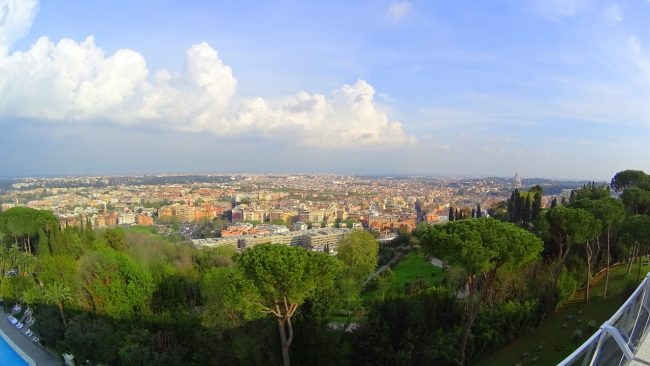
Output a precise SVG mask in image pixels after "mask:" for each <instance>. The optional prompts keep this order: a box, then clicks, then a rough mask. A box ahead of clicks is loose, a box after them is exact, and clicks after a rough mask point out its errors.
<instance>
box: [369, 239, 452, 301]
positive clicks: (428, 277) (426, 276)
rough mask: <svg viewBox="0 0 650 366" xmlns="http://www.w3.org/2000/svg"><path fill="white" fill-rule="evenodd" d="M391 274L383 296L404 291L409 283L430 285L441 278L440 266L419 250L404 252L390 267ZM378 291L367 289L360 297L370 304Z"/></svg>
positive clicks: (377, 294) (378, 293) (378, 294)
mask: <svg viewBox="0 0 650 366" xmlns="http://www.w3.org/2000/svg"><path fill="white" fill-rule="evenodd" d="M392 271H393V276H392V277H391V278H390V282H389V284H388V286H387V290H386V293H385V294H384V296H388V295H391V294H400V293H404V292H405V291H406V290H407V289H408V287H409V286H410V285H414V284H417V283H420V284H421V285H422V286H424V287H431V286H434V285H436V284H438V283H439V282H440V280H441V279H442V274H443V271H442V268H440V267H436V266H434V265H433V264H431V262H430V261H429V260H428V259H427V258H426V256H425V255H424V254H423V253H421V252H419V251H415V252H411V253H408V254H406V255H405V256H404V257H403V258H402V259H401V260H400V261H399V262H397V264H396V265H395V267H394V268H393V269H392ZM380 295H381V294H380V291H379V290H377V289H369V290H367V291H366V292H364V293H363V295H362V297H363V300H364V303H365V304H370V303H371V302H372V301H374V300H375V299H376V298H377V297H378V296H380Z"/></svg>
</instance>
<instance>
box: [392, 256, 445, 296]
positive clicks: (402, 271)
mask: <svg viewBox="0 0 650 366" xmlns="http://www.w3.org/2000/svg"><path fill="white" fill-rule="evenodd" d="M393 272H394V273H395V277H393V280H392V281H391V283H390V287H389V289H388V291H403V290H404V289H405V288H406V284H407V283H413V282H415V281H417V280H418V279H419V278H421V279H422V280H423V281H424V282H425V283H426V285H427V287H431V286H433V285H435V284H437V283H438V282H439V281H440V279H441V278H442V268H440V267H436V266H434V265H433V264H431V263H430V262H429V261H428V260H427V259H426V258H425V257H424V255H422V254H421V253H418V252H413V253H409V254H407V255H406V256H405V257H404V258H402V260H401V261H399V262H398V263H397V265H396V266H395V268H393Z"/></svg>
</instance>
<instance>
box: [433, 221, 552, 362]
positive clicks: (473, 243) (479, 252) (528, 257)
mask: <svg viewBox="0 0 650 366" xmlns="http://www.w3.org/2000/svg"><path fill="white" fill-rule="evenodd" d="M420 235H421V238H420V240H421V242H422V243H423V245H424V248H425V249H426V250H427V251H428V252H429V253H431V254H432V255H434V256H436V257H439V258H450V259H452V260H454V261H455V262H456V263H459V265H460V266H461V267H463V268H464V269H465V272H466V283H467V289H468V295H467V298H466V301H467V307H466V318H465V325H464V327H463V333H462V337H461V340H460V347H459V348H460V355H459V362H460V364H464V363H465V357H466V347H467V342H468V339H469V337H470V334H471V329H472V325H473V324H474V321H475V320H476V316H477V314H478V310H479V308H480V306H481V303H482V301H483V299H485V298H486V297H488V296H489V295H490V291H491V288H492V284H493V281H494V279H495V277H496V274H497V271H498V270H499V268H501V267H502V266H510V267H517V266H521V265H524V264H526V263H528V262H529V261H532V260H534V259H535V258H538V256H539V254H540V252H541V251H542V247H543V243H542V241H541V240H540V239H539V238H538V237H536V236H535V235H533V234H531V233H529V232H528V231H526V230H523V229H520V228H518V227H517V226H515V225H513V224H509V223H505V222H501V221H497V220H495V219H492V218H481V219H476V220H464V221H458V222H453V223H449V224H445V225H438V226H431V227H429V228H428V230H426V231H424V232H422V233H421V234H420Z"/></svg>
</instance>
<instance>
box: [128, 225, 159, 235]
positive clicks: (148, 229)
mask: <svg viewBox="0 0 650 366" xmlns="http://www.w3.org/2000/svg"><path fill="white" fill-rule="evenodd" d="M126 231H130V232H134V233H143V234H156V228H155V227H153V226H141V225H135V226H129V227H127V228H126Z"/></svg>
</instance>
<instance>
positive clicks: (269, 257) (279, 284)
mask: <svg viewBox="0 0 650 366" xmlns="http://www.w3.org/2000/svg"><path fill="white" fill-rule="evenodd" d="M236 266H237V267H238V268H240V269H241V271H242V273H243V276H244V277H245V279H246V280H247V281H250V283H251V284H252V286H253V288H254V289H255V290H256V291H257V292H258V293H259V301H257V302H256V303H257V305H258V306H259V309H260V310H261V312H262V313H266V314H271V315H272V316H273V317H274V318H275V319H276V320H277V322H278V329H279V331H280V341H281V343H282V358H283V360H284V365H285V366H289V365H290V360H289V348H290V346H291V342H292V341H293V336H294V335H293V326H292V325H291V318H292V316H293V314H294V313H295V312H296V310H297V309H298V307H299V306H300V304H302V303H303V302H305V301H306V300H307V299H309V298H310V297H311V296H313V295H314V294H315V293H316V292H317V291H319V290H321V289H324V288H329V287H331V286H333V284H334V278H335V277H336V274H337V273H338V271H339V264H338V262H337V260H336V259H334V258H332V257H330V256H328V255H326V254H323V253H316V252H310V251H306V250H304V249H302V248H297V247H289V246H284V245H273V244H261V245H257V246H255V247H253V248H251V249H249V250H247V251H245V252H243V253H242V254H241V255H240V256H238V257H237V259H236Z"/></svg>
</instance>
